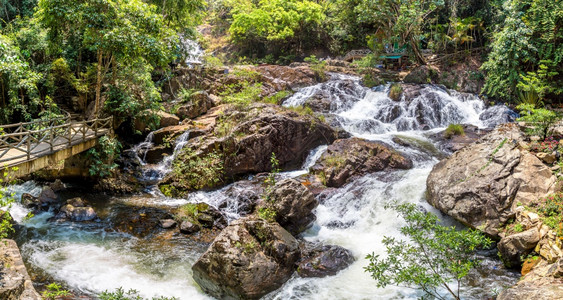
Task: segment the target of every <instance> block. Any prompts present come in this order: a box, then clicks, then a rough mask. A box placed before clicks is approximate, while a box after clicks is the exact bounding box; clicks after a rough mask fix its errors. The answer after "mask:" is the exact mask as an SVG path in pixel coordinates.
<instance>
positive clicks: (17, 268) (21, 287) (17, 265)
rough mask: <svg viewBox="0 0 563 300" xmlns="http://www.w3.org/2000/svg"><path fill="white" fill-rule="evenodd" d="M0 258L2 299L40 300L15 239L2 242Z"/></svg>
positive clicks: (0, 243)
mask: <svg viewBox="0 0 563 300" xmlns="http://www.w3.org/2000/svg"><path fill="white" fill-rule="evenodd" d="M0 258H1V263H0V275H1V276H0V299H2V300H23V299H25V300H40V299H41V296H39V294H38V293H37V292H36V291H35V288H33V283H32V282H31V279H30V277H29V274H28V273H27V270H26V268H25V265H24V263H23V259H22V257H21V254H20V251H19V249H18V245H17V244H16V242H15V241H14V240H9V239H4V240H2V242H0Z"/></svg>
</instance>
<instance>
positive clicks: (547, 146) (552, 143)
mask: <svg viewBox="0 0 563 300" xmlns="http://www.w3.org/2000/svg"><path fill="white" fill-rule="evenodd" d="M558 146H559V142H558V141H556V140H555V139H554V138H553V137H552V136H550V137H548V138H546V139H545V140H544V141H543V142H541V143H540V142H537V141H534V142H532V143H531V144H530V151H533V152H545V153H551V152H553V151H554V150H555V149H557V147H558Z"/></svg>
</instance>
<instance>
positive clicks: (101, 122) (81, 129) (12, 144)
mask: <svg viewBox="0 0 563 300" xmlns="http://www.w3.org/2000/svg"><path fill="white" fill-rule="evenodd" d="M60 121H64V123H63V124H60V123H59V122H60ZM36 124H48V127H45V128H37V127H36V126H30V125H36ZM112 126H113V117H107V118H103V119H93V120H86V121H78V122H73V121H72V120H71V118H70V114H68V113H67V117H64V118H54V119H48V120H35V121H31V122H25V123H18V124H8V125H0V128H2V129H5V128H16V129H15V130H13V132H10V133H5V134H3V135H0V163H3V162H9V161H15V162H14V163H12V164H8V165H4V166H0V168H5V167H10V166H11V165H14V164H16V165H17V164H20V163H23V162H27V161H31V160H33V159H37V158H39V157H41V156H43V155H46V154H49V153H54V152H56V151H60V150H63V149H66V148H69V147H71V146H74V145H76V144H80V143H83V142H86V141H89V140H91V139H95V138H97V137H99V136H102V135H105V134H107V133H109V132H111V130H112ZM10 150H15V151H19V152H15V151H12V154H11V155H10V157H7V158H6V157H5V156H6V155H7V154H8V153H9V152H10ZM14 152H15V153H14ZM17 153H22V154H19V155H18V154H17ZM22 158H25V160H23V161H21V159H22Z"/></svg>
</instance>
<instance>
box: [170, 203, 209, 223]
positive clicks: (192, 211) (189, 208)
mask: <svg viewBox="0 0 563 300" xmlns="http://www.w3.org/2000/svg"><path fill="white" fill-rule="evenodd" d="M208 209H209V205H208V204H206V203H197V204H196V203H188V204H185V205H182V206H181V207H180V208H178V211H177V212H176V214H175V218H176V219H177V220H178V221H180V222H181V221H186V220H187V221H189V222H191V223H193V224H200V223H199V221H198V219H197V216H198V215H199V214H200V213H203V212H206V211H207V210H208Z"/></svg>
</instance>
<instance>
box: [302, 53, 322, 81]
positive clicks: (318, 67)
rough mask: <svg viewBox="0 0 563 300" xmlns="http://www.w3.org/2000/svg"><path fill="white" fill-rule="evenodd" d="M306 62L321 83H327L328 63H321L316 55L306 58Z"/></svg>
mask: <svg viewBox="0 0 563 300" xmlns="http://www.w3.org/2000/svg"><path fill="white" fill-rule="evenodd" d="M305 61H306V62H308V63H309V64H310V65H311V70H313V72H314V73H315V76H317V79H318V80H319V81H325V80H326V79H327V76H326V61H324V60H323V61H320V60H318V59H317V57H316V56H315V55H311V56H309V57H306V58H305Z"/></svg>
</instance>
